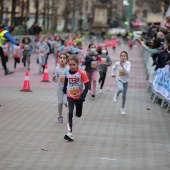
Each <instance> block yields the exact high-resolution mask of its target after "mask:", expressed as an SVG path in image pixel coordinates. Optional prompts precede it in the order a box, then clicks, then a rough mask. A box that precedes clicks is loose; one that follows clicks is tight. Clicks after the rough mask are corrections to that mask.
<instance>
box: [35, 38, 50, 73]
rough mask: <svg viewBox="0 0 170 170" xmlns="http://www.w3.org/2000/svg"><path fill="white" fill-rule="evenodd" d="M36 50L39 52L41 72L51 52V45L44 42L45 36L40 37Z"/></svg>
mask: <svg viewBox="0 0 170 170" xmlns="http://www.w3.org/2000/svg"><path fill="white" fill-rule="evenodd" d="M36 52H37V53H38V63H39V73H40V74H41V73H43V72H44V67H45V61H46V56H47V53H48V52H49V47H48V45H47V43H46V42H44V38H43V37H40V38H39V42H38V43H37V45H36Z"/></svg>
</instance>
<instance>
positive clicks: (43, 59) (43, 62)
mask: <svg viewBox="0 0 170 170" xmlns="http://www.w3.org/2000/svg"><path fill="white" fill-rule="evenodd" d="M45 60H46V56H43V57H42V68H43V72H44V69H45Z"/></svg>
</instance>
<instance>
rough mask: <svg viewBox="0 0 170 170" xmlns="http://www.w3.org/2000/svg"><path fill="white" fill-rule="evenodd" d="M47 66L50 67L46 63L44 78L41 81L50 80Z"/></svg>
mask: <svg viewBox="0 0 170 170" xmlns="http://www.w3.org/2000/svg"><path fill="white" fill-rule="evenodd" d="M47 68H48V66H47V65H45V68H44V74H43V78H42V80H41V82H50V80H49V76H48V70H47Z"/></svg>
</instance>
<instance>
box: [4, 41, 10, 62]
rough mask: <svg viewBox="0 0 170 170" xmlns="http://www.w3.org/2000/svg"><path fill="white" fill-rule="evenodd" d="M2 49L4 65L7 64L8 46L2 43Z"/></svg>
mask: <svg viewBox="0 0 170 170" xmlns="http://www.w3.org/2000/svg"><path fill="white" fill-rule="evenodd" d="M2 49H3V52H4V56H5V61H6V63H7V62H8V57H9V52H10V46H9V44H8V43H7V42H4V43H3V44H2Z"/></svg>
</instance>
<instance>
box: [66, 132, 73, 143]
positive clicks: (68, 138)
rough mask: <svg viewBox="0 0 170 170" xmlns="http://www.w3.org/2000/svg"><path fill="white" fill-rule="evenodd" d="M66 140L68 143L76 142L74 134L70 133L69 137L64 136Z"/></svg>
mask: <svg viewBox="0 0 170 170" xmlns="http://www.w3.org/2000/svg"><path fill="white" fill-rule="evenodd" d="M64 139H65V140H67V141H73V140H74V137H73V133H72V132H68V133H67V135H65V136H64Z"/></svg>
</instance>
